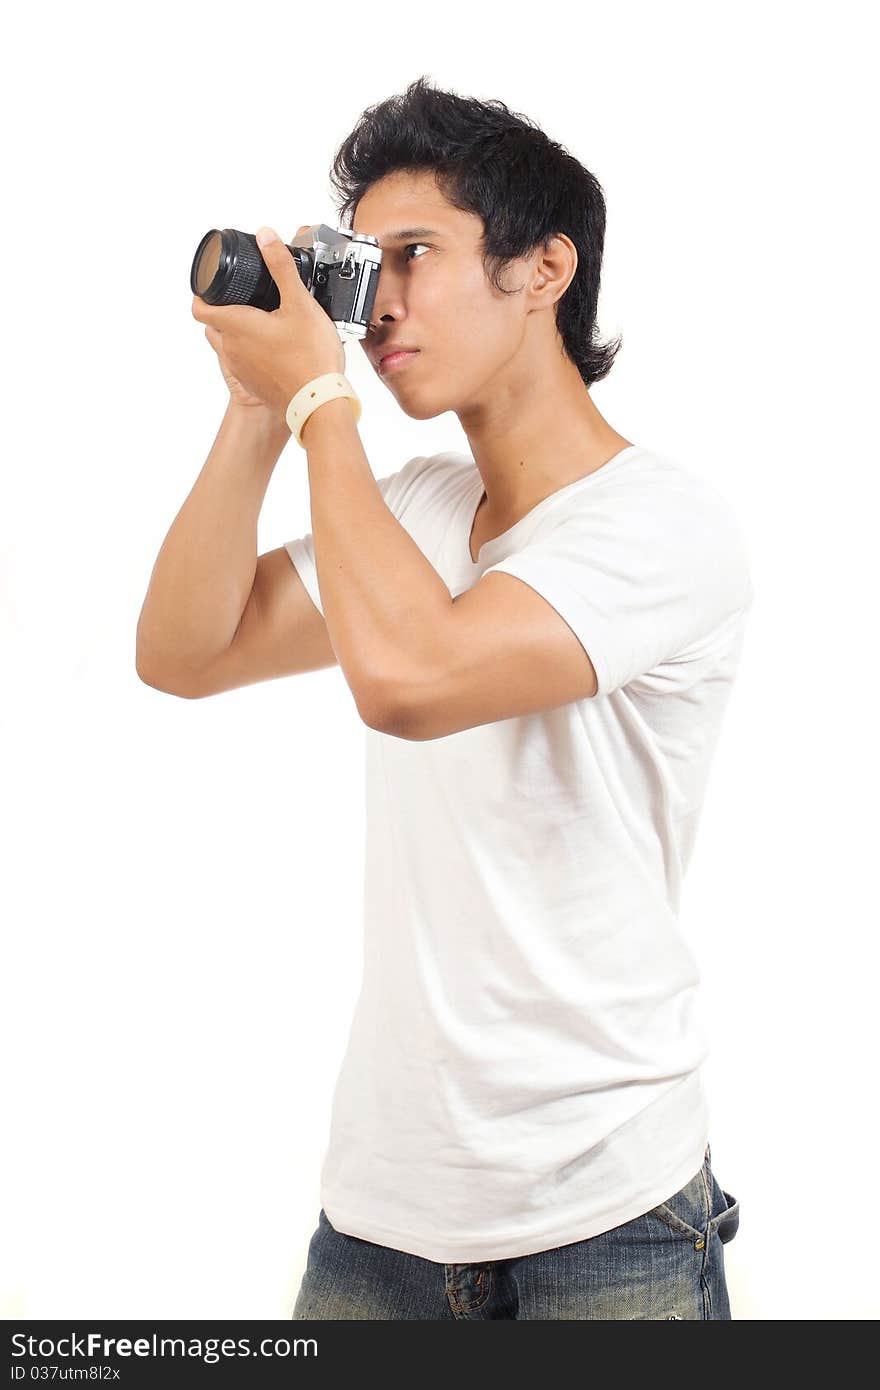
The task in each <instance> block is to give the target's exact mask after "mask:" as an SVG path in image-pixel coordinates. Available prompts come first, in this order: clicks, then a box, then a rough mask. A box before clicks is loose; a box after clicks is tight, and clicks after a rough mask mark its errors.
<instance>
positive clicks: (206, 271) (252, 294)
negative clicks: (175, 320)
mask: <svg viewBox="0 0 880 1390" xmlns="http://www.w3.org/2000/svg"><path fill="white" fill-rule="evenodd" d="M288 249H289V250H290V251H291V255H292V256H293V259H294V261H295V262H296V267H297V269H298V271H299V274H300V279H301V280H302V281H303V283H304V284H305V286H306V288H307V289H308V288H309V282H310V278H311V267H312V255H311V252H309V251H308V250H307V249H306V248H304V247H301V246H295V247H293V248H292V250H291V248H288ZM189 283H190V289H191V290H192V292H193V294H197V295H199V296H200V297H201V298H202V299H204V301H205V303H206V304H250V305H252V306H253V307H254V308H255V309H266V310H271V309H277V308H278V305H279V304H280V303H281V297H280V295H279V293H278V286H277V285H276V284H275V281H274V280H273V279H272V276H271V275H270V274H269V270H268V267H267V266H266V262H265V261H264V260H263V257H262V256H261V254H260V248H259V246H258V245H257V239H256V237H255V236H253V235H252V234H251V233H250V232H239V231H237V230H236V229H235V228H234V227H225V228H224V229H223V231H219V230H218V229H217V228H216V227H212V229H211V231H210V232H206V233H205V235H204V236H203V237H202V239H201V241H200V242H199V246H198V250H197V251H196V254H195V256H194V258H193V263H192V269H191V271H190V275H189Z"/></svg>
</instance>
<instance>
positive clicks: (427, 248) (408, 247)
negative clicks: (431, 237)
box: [404, 241, 431, 251]
mask: <svg viewBox="0 0 880 1390" xmlns="http://www.w3.org/2000/svg"><path fill="white" fill-rule="evenodd" d="M414 246H423V247H424V249H425V250H426V251H430V249H431V248H430V246H426V245H425V243H424V242H423V241H411V242H410V244H409V246H405V247H404V250H405V251H411V250H412V248H413V247H414Z"/></svg>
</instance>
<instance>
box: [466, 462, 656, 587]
mask: <svg viewBox="0 0 880 1390" xmlns="http://www.w3.org/2000/svg"><path fill="white" fill-rule="evenodd" d="M641 447H642V446H641V445H640V444H627V445H626V446H625V447H624V448H623V449H619V450H618V452H617V453H616V454H612V455H611V458H610V459H606V460H605V462H604V463H601V464H600V465H599V467H598V468H594V469H593V471H592V473H585V474H584V476H583V477H582V478H575V479H574V481H573V482H571V483H566V484H565V486H564V487H560V488H557V489H556V491H555V492H551V493H550V494H549V496H548V497H545V498H543V499H542V501H540V502H536V503H535V505H534V507H532V508H531V509H530V510H529V511H527V512H526V513H525V515H524V516H521V517H520V519H519V521H515V522H514V523H513V525H512V526H508V528H507V530H506V531H502V532H501V533H500V534H499V535H497V536H492V537H491V538H490V539H489V540H487V541H484V542H483V544H482V545H481V546H480V549H479V551H478V553H477V558H476V560H474V559H473V557H472V556H471V535H472V532H473V529H474V522H475V521H476V516H477V507H478V505H479V503H480V500H481V498H482V496H483V491H484V488H483V479H482V476H481V474H480V470H479V469H478V468H477V467H476V465H474V468H475V471H476V475H477V476H476V479H475V481H474V487H473V489H472V490H471V492H469V493H468V496H467V511H466V513H465V536H464V558H465V562H466V564H467V565H468V567H469V568H470V569H472V570H476V569H480V568H481V567H482V564H483V560H484V557H485V556H486V555H487V554H493V553H494V551H495V549H496V547H498V546H501V545H503V544H504V543H505V542H506V541H509V540H510V538H511V537H512V536H515V535H516V534H517V533H518V532H519V531H520V530H521V529H523V528H524V527H525V526H526V524H527V523H528V522H531V521H534V520H535V519H536V518H538V517H540V516H542V515H543V513H544V512H545V511H549V510H550V508H551V507H552V506H555V504H556V503H557V502H559V501H561V500H562V499H564V498H566V497H568V496H569V495H570V494H571V493H574V492H575V491H576V490H577V489H578V488H581V487H585V486H586V485H587V483H591V482H592V481H593V479H594V478H597V477H598V476H599V475H600V474H602V473H604V472H605V470H606V469H608V468H610V467H611V465H612V464H616V463H617V462H618V461H619V460H620V459H622V458H624V457H625V456H626V455H627V454H635V453H639V452H641Z"/></svg>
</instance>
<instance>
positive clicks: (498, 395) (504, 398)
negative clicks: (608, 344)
mask: <svg viewBox="0 0 880 1390" xmlns="http://www.w3.org/2000/svg"><path fill="white" fill-rule="evenodd" d="M545 360H546V359H545ZM518 375H519V380H508V382H506V383H499V384H497V385H496V386H494V387H493V388H492V390H491V398H487V399H486V400H484V401H481V402H477V403H473V404H469V405H468V407H467V408H466V409H462V410H460V411H459V412H458V418H459V420H460V421H461V425H462V428H463V429H464V432H465V434H466V435H467V440H468V444H469V446H470V452H471V456H472V457H473V460H474V462H475V463H476V465H477V468H478V469H479V471H480V475H481V477H482V479H483V487H484V490H485V500H484V501H483V503H482V506H481V507H480V510H479V517H478V528H479V532H480V533H481V534H484V535H489V534H491V533H492V532H493V531H495V532H501V531H504V530H507V528H508V527H510V526H513V525H514V524H515V523H516V522H517V521H519V519H520V517H523V516H525V514H526V513H527V512H529V511H531V509H532V508H533V507H535V506H537V504H538V503H539V502H542V501H543V500H544V498H545V497H549V496H550V494H551V493H553V492H557V491H558V490H559V488H562V487H565V486H566V485H567V484H568V483H572V482H574V481H575V480H576V479H578V478H583V477H586V475H587V474H588V473H592V472H593V471H594V470H595V469H597V468H600V467H601V466H602V464H603V463H606V462H607V461H608V460H609V459H610V458H612V457H613V456H614V455H615V454H617V453H619V452H620V450H621V449H625V448H627V447H628V446H629V444H630V442H631V441H630V440H628V439H625V438H624V437H623V435H621V434H619V433H618V432H617V430H615V429H613V428H612V426H611V425H609V424H608V422H607V421H606V420H605V419H604V418H603V416H602V415H601V414H600V413H599V411H598V410H597V409H596V406H595V405H594V404H593V401H592V400H591V398H590V394H589V391H588V390H587V387H586V386H585V384H584V381H583V378H582V377H581V375H580V373H579V371H578V370H577V368H576V367H575V365H574V363H572V362H570V361H569V360H568V359H567V358H564V359H561V360H560V359H559V358H557V357H555V356H554V358H553V359H552V366H551V367H550V368H549V369H547V370H545V371H544V372H543V373H542V374H541V376H536V375H534V374H526V375H527V376H528V380H524V379H523V376H524V374H523V373H522V372H520V373H519V374H518Z"/></svg>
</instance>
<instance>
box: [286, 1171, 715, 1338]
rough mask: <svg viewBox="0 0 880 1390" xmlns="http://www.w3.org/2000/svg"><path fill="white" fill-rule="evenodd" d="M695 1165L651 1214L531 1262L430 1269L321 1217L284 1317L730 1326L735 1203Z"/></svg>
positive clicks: (514, 1260) (417, 1259) (537, 1255)
mask: <svg viewBox="0 0 880 1390" xmlns="http://www.w3.org/2000/svg"><path fill="white" fill-rule="evenodd" d="M711 1158H712V1155H711V1150H710V1148H709V1146H708V1145H707V1146H706V1155H705V1158H704V1160H703V1166H702V1168H701V1169H700V1170H699V1172H698V1173H695V1174H694V1176H693V1177H692V1178H691V1179H690V1181H689V1182H687V1183H686V1184H685V1186H684V1187H683V1188H681V1190H680V1191H678V1192H676V1193H674V1194H673V1195H672V1196H671V1197H667V1198H666V1200H665V1201H664V1202H661V1203H660V1205H659V1206H656V1207H654V1208H653V1209H652V1210H651V1211H648V1212H645V1214H644V1215H643V1216H637V1217H635V1218H634V1219H633V1220H632V1221H627V1222H625V1223H624V1224H623V1225H622V1226H615V1227H614V1228H613V1229H612V1230H610V1231H603V1232H601V1234H600V1235H597V1236H590V1237H588V1238H587V1239H586V1240H577V1241H574V1242H573V1243H572V1244H569V1245H557V1246H554V1247H553V1248H552V1249H550V1250H541V1251H538V1252H537V1253H535V1254H532V1255H519V1256H515V1257H514V1258H512V1259H504V1260H483V1261H481V1262H480V1263H478V1264H438V1263H436V1262H435V1261H433V1260H425V1259H423V1258H422V1257H421V1256H420V1255H410V1254H407V1253H406V1252H404V1251H402V1250H392V1249H389V1248H388V1247H386V1246H384V1245H376V1244H374V1243H373V1242H372V1241H368V1240H361V1239H360V1238H359V1237H358V1236H349V1235H344V1234H343V1233H342V1232H340V1231H337V1230H336V1229H335V1227H334V1226H332V1225H331V1224H330V1222H329V1220H328V1219H327V1216H326V1214H325V1212H324V1209H323V1207H322V1208H321V1211H320V1214H319V1217H318V1227H317V1230H316V1231H315V1233H314V1235H313V1236H312V1238H311V1241H310V1242H309V1250H308V1257H307V1260H306V1269H305V1273H304V1275H303V1280H302V1284H301V1285H300V1290H299V1293H298V1295H297V1299H296V1304H295V1306H294V1309H293V1314H292V1317H293V1318H294V1319H295V1320H297V1321H310V1320H312V1319H315V1318H322V1319H330V1318H345V1319H366V1320H377V1319H383V1320H391V1321H400V1320H403V1319H406V1320H410V1319H418V1320H421V1321H426V1320H427V1321H443V1322H449V1321H453V1320H455V1319H459V1318H472V1319H475V1320H477V1321H482V1320H483V1319H489V1318H522V1319H527V1318H528V1319H535V1318H540V1319H552V1320H557V1321H558V1320H559V1319H562V1318H564V1319H572V1318H578V1319H590V1320H593V1319H608V1318H615V1319H616V1318H664V1319H671V1318H679V1319H680V1318H691V1319H697V1320H699V1319H705V1320H709V1319H711V1320H713V1321H715V1320H717V1321H730V1318H731V1314H730V1302H729V1300H728V1295H727V1283H726V1279H725V1274H724V1250H723V1247H724V1245H726V1244H727V1242H728V1241H730V1240H733V1237H734V1236H735V1235H736V1232H737V1229H738V1227H739V1202H738V1201H737V1199H736V1198H735V1197H733V1196H731V1194H730V1193H729V1192H725V1191H724V1189H723V1188H722V1187H720V1186H719V1184H718V1182H717V1180H716V1178H715V1176H714V1174H713V1172H712V1167H711Z"/></svg>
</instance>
